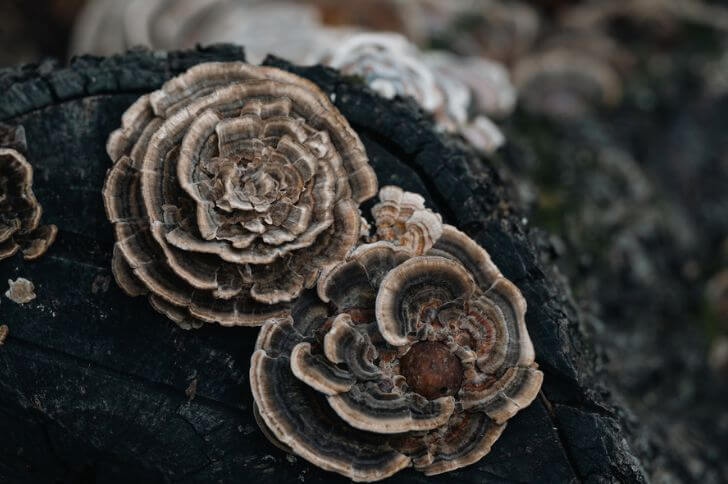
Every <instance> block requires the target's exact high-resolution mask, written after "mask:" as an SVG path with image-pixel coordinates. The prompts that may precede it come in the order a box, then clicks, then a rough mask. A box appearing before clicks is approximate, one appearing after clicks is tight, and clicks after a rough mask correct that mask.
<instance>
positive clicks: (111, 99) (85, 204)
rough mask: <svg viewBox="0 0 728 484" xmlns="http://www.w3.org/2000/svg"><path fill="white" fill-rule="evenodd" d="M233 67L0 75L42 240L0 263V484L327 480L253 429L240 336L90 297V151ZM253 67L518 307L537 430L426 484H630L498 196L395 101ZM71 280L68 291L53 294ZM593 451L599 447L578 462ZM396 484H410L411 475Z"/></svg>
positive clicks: (98, 223)
mask: <svg viewBox="0 0 728 484" xmlns="http://www.w3.org/2000/svg"><path fill="white" fill-rule="evenodd" d="M241 58H242V50H241V49H240V48H237V47H232V46H218V47H211V48H207V49H201V50H196V51H190V52H186V53H170V54H164V55H161V54H153V53H149V52H145V51H134V52H131V53H129V54H126V55H124V56H117V57H112V58H108V59H101V58H92V57H83V58H79V59H76V60H75V61H73V62H72V64H71V66H70V67H67V68H60V67H59V66H57V65H52V64H48V63H45V64H42V65H41V66H35V67H24V68H16V69H11V70H5V71H0V119H1V120H3V121H5V122H11V123H13V124H23V125H24V127H25V129H26V132H27V134H28V137H29V139H46V140H51V142H49V143H34V144H32V145H31V146H30V147H29V151H30V152H29V159H32V160H34V165H35V169H36V171H37V177H36V196H37V197H38V199H39V201H40V202H41V203H43V204H44V206H45V207H46V213H45V217H46V220H47V222H48V223H55V224H56V225H58V226H59V230H60V232H59V237H58V240H57V242H56V244H55V245H54V246H53V247H52V248H51V250H49V252H48V254H46V257H44V258H43V259H41V260H38V261H34V262H24V261H22V260H21V259H20V258H19V257H13V258H10V259H8V260H5V261H3V262H0V274H2V275H3V279H6V277H5V275H7V276H8V277H12V278H16V277H18V276H22V277H27V278H28V279H30V280H32V281H33V282H34V283H35V285H36V288H37V290H36V292H37V294H38V298H37V299H36V300H35V301H32V302H31V303H29V304H27V305H25V306H24V307H20V306H18V305H14V304H13V303H11V302H9V301H3V303H2V312H3V319H4V321H3V322H6V323H7V324H8V325H9V326H10V336H9V337H8V339H7V340H6V343H5V345H4V346H3V347H2V348H1V349H0V372H1V373H2V374H3V375H6V377H4V378H3V379H1V380H0V389H1V390H2V391H0V416H1V417H6V416H7V418H0V433H1V434H3V435H4V436H5V437H4V438H3V439H2V441H1V442H0V455H3V456H10V457H11V458H8V459H4V458H3V459H0V480H2V481H7V482H46V481H50V480H52V479H54V478H58V477H59V476H60V477H61V478H62V479H64V478H65V479H66V480H69V481H74V480H78V479H80V478H81V477H83V476H86V478H88V476H91V478H95V479H96V480H98V481H99V482H101V481H103V482H116V481H119V482H128V480H129V478H130V477H131V478H133V477H137V478H138V479H142V480H150V479H162V478H165V479H169V480H179V481H181V482H198V481H201V482H209V481H217V480H222V481H225V482H227V481H236V480H239V476H240V475H255V476H256V478H258V480H259V481H260V482H278V481H281V480H295V479H298V477H299V476H302V477H303V478H304V479H305V481H306V482H324V481H326V482H329V481H330V479H332V478H333V479H334V480H336V477H335V476H332V475H331V474H328V473H325V472H323V471H320V470H319V469H316V468H314V467H312V466H311V465H309V464H307V463H305V462H304V461H303V460H302V459H290V458H286V456H285V454H283V453H282V452H280V451H279V450H277V449H276V448H274V447H273V446H271V445H269V444H268V443H267V441H266V440H265V438H264V436H263V435H262V434H261V433H260V432H259V431H258V430H257V426H256V424H255V421H254V419H253V415H252V411H251V410H250V405H251V403H252V398H251V396H250V391H249V389H248V388H247V385H248V383H247V378H246V375H247V371H248V366H249V358H250V355H251V354H252V349H253V344H254V341H255V336H256V334H257V330H256V329H252V328H216V327H209V328H208V327H206V328H203V329H202V330H199V331H195V332H182V331H180V330H177V329H176V328H174V327H173V326H172V325H171V324H169V323H168V322H167V321H166V320H165V319H164V318H163V317H161V316H159V315H158V314H156V313H155V312H154V311H153V310H152V309H151V308H149V307H148V305H147V304H146V303H145V302H144V301H143V300H142V299H139V300H136V299H131V298H128V297H126V296H125V295H123V294H122V292H121V291H120V290H119V289H118V288H116V287H115V285H114V284H113V282H112V283H111V284H110V286H109V287H108V290H105V291H104V290H97V291H96V292H93V291H92V288H93V287H94V281H96V280H97V278H99V277H101V278H103V277H109V276H110V267H109V265H110V260H111V248H112V244H113V238H112V233H111V228H110V227H109V226H108V224H107V223H105V218H104V214H103V208H102V203H101V195H100V192H101V185H102V183H103V177H104V174H105V171H106V169H107V168H108V167H109V166H110V161H109V160H108V158H107V156H106V154H105V151H104V144H105V141H106V137H107V136H108V134H109V133H110V132H111V131H112V130H113V129H114V128H116V127H117V126H118V122H119V117H120V116H121V113H122V112H123V111H124V110H125V109H126V108H127V107H128V106H129V104H131V102H133V101H134V100H135V98H136V97H137V95H138V94H139V93H141V92H146V91H149V90H153V89H156V88H158V87H159V85H160V84H161V83H162V82H163V81H164V80H166V79H167V78H169V77H171V76H173V75H175V74H177V73H179V72H181V71H183V70H185V69H186V68H188V67H189V66H191V65H194V64H196V63H199V62H204V61H207V60H240V59H241ZM268 64H271V65H276V66H278V67H283V68H286V69H288V70H291V71H293V72H295V73H298V74H300V75H303V76H304V77H307V78H309V79H310V80H312V81H314V82H315V83H316V84H318V85H319V86H320V87H321V88H322V89H323V90H324V91H325V92H327V93H328V94H334V96H333V97H334V103H335V105H336V106H337V107H338V108H339V109H340V110H341V111H342V113H343V114H344V115H345V116H346V117H347V119H348V120H349V121H350V123H351V124H352V126H353V127H354V128H355V130H357V131H358V132H359V134H360V135H361V138H362V140H363V141H364V143H365V146H366V147H367V151H368V153H369V156H370V158H371V160H372V165H373V166H374V168H375V170H376V171H377V174H378V176H379V178H380V184H381V185H385V184H387V183H396V184H398V185H402V186H403V187H404V188H405V189H409V190H413V191H418V192H422V191H423V190H424V191H426V193H423V195H425V197H426V199H427V203H428V204H430V205H431V206H433V208H435V209H437V210H438V211H440V212H441V213H443V214H444V216H445V221H446V222H450V223H454V224H456V225H458V226H460V227H461V228H464V229H465V230H466V232H468V234H469V235H470V236H471V237H473V238H474V239H475V240H476V241H477V242H478V243H479V244H481V245H483V246H484V247H485V248H486V249H487V250H488V251H489V252H490V254H491V255H492V257H493V261H494V263H495V264H496V265H498V267H499V268H500V269H501V270H502V272H503V273H504V275H506V277H508V278H509V279H511V280H512V281H514V282H516V284H518V286H519V287H520V288H521V290H522V292H523V295H524V296H525V298H526V300H527V302H528V312H527V316H526V322H527V326H528V329H529V332H530V334H531V337H532V339H533V342H534V346H535V348H536V355H537V361H538V363H539V365H540V367H541V369H543V370H544V373H545V379H544V387H543V388H544V389H543V391H544V394H545V395H546V397H547V398H548V400H549V401H550V402H551V403H552V405H553V411H554V415H555V418H553V419H552V418H550V416H549V409H548V408H547V407H546V406H545V404H544V403H543V402H542V401H538V402H536V403H534V405H532V406H531V407H529V408H527V409H525V410H524V411H522V412H521V413H519V414H518V415H517V416H516V417H514V418H513V419H512V420H511V421H510V422H509V424H508V428H507V429H506V431H505V432H504V434H503V435H502V437H501V439H500V440H499V441H498V442H497V443H496V445H495V446H494V447H493V450H492V452H491V453H490V454H489V455H488V456H486V457H485V458H484V459H483V460H481V461H480V462H479V463H477V464H475V465H473V466H470V467H467V468H464V469H462V470H459V471H457V472H456V473H455V474H452V475H450V476H448V475H447V474H445V475H444V476H440V477H439V478H431V479H428V481H435V482H437V481H443V482H444V481H445V480H448V479H451V478H453V477H456V478H457V479H459V480H462V481H464V482H482V480H483V479H484V478H486V479H493V480H499V479H500V480H503V481H508V482H519V481H529V480H533V478H534V476H538V477H539V479H540V480H542V481H545V482H569V481H577V480H584V481H586V480H589V479H595V478H603V479H606V480H612V481H613V480H622V481H630V482H635V481H636V482H639V481H641V480H643V475H642V472H641V469H640V465H639V459H638V457H636V456H634V455H633V454H632V451H631V450H630V448H629V447H628V445H627V444H626V443H625V442H626V441H625V439H626V438H628V435H627V433H626V430H624V425H623V424H621V423H620V421H619V420H618V419H616V418H614V417H612V416H610V412H611V411H612V410H611V409H612V408H615V407H613V402H610V401H605V400H604V397H602V396H599V395H601V393H599V392H598V389H599V383H600V382H599V380H598V379H597V377H596V374H595V369H594V366H593V363H592V359H591V350H590V347H589V345H588V344H587V343H585V342H584V341H583V339H582V336H581V334H580V333H579V330H578V328H579V323H578V316H577V311H576V309H575V308H574V306H573V305H572V304H571V302H570V299H569V296H568V292H567V288H566V287H565V286H563V285H562V282H561V281H559V280H558V279H555V278H554V277H553V274H552V272H551V269H550V268H548V267H543V266H541V264H540V262H539V252H538V251H539V250H540V247H541V245H540V244H541V242H540V240H539V239H538V238H534V236H536V237H537V235H538V234H537V233H533V232H532V231H530V230H529V229H528V227H527V226H524V225H523V224H522V223H521V220H520V217H519V215H518V214H517V213H515V212H513V211H512V210H509V209H503V208H502V207H503V206H504V204H505V205H508V202H509V198H508V195H507V190H506V189H505V187H504V185H503V182H502V181H501V178H500V177H499V176H498V174H497V172H496V171H495V170H494V169H493V168H492V166H491V165H490V163H489V162H488V161H486V160H482V159H479V158H478V157H477V156H476V155H475V154H474V153H473V152H472V151H469V150H468V149H467V148H465V147H464V146H463V145H462V144H461V143H460V142H459V141H458V140H455V139H454V138H451V137H447V136H444V135H440V134H437V133H435V131H434V129H433V124H432V123H431V121H430V120H429V119H427V118H426V117H425V116H423V114H422V113H421V111H420V110H419V109H418V108H417V107H416V106H415V105H414V104H413V103H412V102H411V101H408V100H403V99H395V100H392V101H386V100H383V99H381V98H379V97H378V96H376V95H375V94H374V93H373V92H371V91H370V90H368V89H366V88H365V87H364V86H363V85H361V84H357V83H352V82H351V80H345V79H343V78H341V77H339V76H338V75H337V74H336V73H335V72H334V71H332V70H330V69H325V68H321V67H311V68H294V67H293V66H290V65H288V64H287V63H285V62H284V61H282V60H279V59H273V58H271V59H269V60H268ZM68 186H73V187H76V188H77V189H76V190H68V189H67V187H68ZM363 209H364V210H365V211H368V209H369V207H366V206H365V207H364V208H363ZM71 274H73V280H74V284H68V281H69V280H70V279H69V278H70V277H71V276H70V275H71ZM96 287H99V284H98V282H97V283H96ZM193 377H194V378H196V379H197V381H198V386H197V395H196V397H195V398H194V399H193V400H191V401H189V400H188V399H187V396H186V395H185V389H186V388H187V386H188V385H189V381H190V378H193ZM600 408H604V409H608V410H605V412H604V413H602V412H600V411H598V409H600ZM616 414H617V415H622V414H623V412H621V411H617V412H616ZM587 424H588V425H587ZM554 427H558V432H557V431H556V430H554ZM44 429H45V430H44ZM44 433H47V434H48V435H49V436H50V438H48V437H47V436H44ZM595 436H598V439H599V442H601V443H603V445H601V446H596V447H590V443H591V442H592V441H590V440H589V439H590V438H596V437H595ZM21 448H22V449H24V450H23V451H22V452H21V453H20V455H19V454H18V450H19V449H21ZM585 448H588V449H589V452H585V451H584V449H585ZM54 456H55V457H54ZM44 465H45V467H44ZM398 477H399V478H400V480H401V481H402V482H415V481H417V480H418V479H419V477H418V476H417V474H416V473H414V472H412V471H405V472H403V473H401V474H399V476H398ZM343 481H344V480H343V479H341V482H343Z"/></svg>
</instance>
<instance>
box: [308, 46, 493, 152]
mask: <svg viewBox="0 0 728 484" xmlns="http://www.w3.org/2000/svg"><path fill="white" fill-rule="evenodd" d="M322 62H323V63H324V64H327V65H330V66H331V67H334V68H336V69H339V70H340V71H342V72H343V73H345V74H353V75H358V76H361V77H362V78H363V79H364V81H365V82H366V83H367V84H368V85H369V87H371V88H372V89H374V90H375V91H377V92H378V93H379V94H381V95H382V96H384V97H386V98H389V99H391V98H394V97H395V96H410V97H412V98H414V100H415V101H417V103H418V104H419V105H420V106H422V108H423V109H424V110H425V111H428V112H430V113H431V114H432V115H433V117H434V118H435V121H436V123H437V126H438V127H439V128H440V129H442V130H444V131H447V132H460V134H462V135H463V136H464V137H465V138H466V139H467V140H468V141H469V142H470V143H471V144H472V145H473V146H475V147H476V148H478V149H481V150H483V151H486V152H492V151H495V150H496V149H497V148H499V147H500V146H501V145H502V144H503V143H504V142H505V138H504V136H503V134H502V133H501V131H500V129H498V127H497V126H496V125H495V124H494V123H493V122H492V121H490V120H489V119H488V118H486V117H485V116H475V117H474V116H472V115H471V112H472V111H473V110H475V106H476V104H477V99H475V98H474V96H473V92H472V90H471V89H470V88H469V87H468V86H467V85H466V84H465V83H464V82H462V81H461V80H460V79H458V78H457V77H456V76H453V75H450V74H449V73H448V72H447V71H446V70H444V69H437V68H436V67H435V66H432V65H430V64H429V63H428V61H427V58H426V57H425V56H424V54H423V53H422V52H421V51H420V50H419V49H418V48H417V47H416V46H415V45H414V44H412V43H410V42H409V41H408V40H407V39H406V38H405V37H403V36H401V35H399V34H394V33H360V34H353V35H349V36H344V38H343V40H341V41H340V42H339V44H338V45H337V47H335V48H333V49H332V50H331V51H330V52H328V53H327V54H326V55H325V56H324V57H323V59H322Z"/></svg>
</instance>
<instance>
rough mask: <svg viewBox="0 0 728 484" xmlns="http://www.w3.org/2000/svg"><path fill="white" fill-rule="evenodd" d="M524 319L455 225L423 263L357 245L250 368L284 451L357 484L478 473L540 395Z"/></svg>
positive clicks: (406, 254) (260, 346) (271, 333)
mask: <svg viewBox="0 0 728 484" xmlns="http://www.w3.org/2000/svg"><path fill="white" fill-rule="evenodd" d="M525 310H526V304H525V301H524V299H523V297H522V296H521V294H520V292H519V291H518V289H517V288H516V287H515V286H514V285H513V284H512V283H511V282H509V281H508V280H506V279H505V278H504V277H503V276H502V275H501V273H500V272H499V271H498V269H497V268H496V267H495V266H494V265H493V263H492V262H491V260H490V258H489V256H488V254H487V253H486V252H485V250H484V249H482V248H481V247H480V246H478V245H477V244H476V243H475V242H474V241H473V240H472V239H470V238H469V237H467V236H466V235H465V234H463V233H462V232H460V231H458V230H457V229H455V228H453V227H451V226H449V225H445V226H444V227H443V231H442V236H441V237H440V238H439V240H438V241H437V242H436V243H435V245H434V247H433V248H432V249H431V250H430V251H429V253H428V254H427V255H424V256H412V253H411V251H410V249H409V248H407V247H403V246H397V245H394V244H392V243H390V242H387V241H378V242H374V243H371V244H365V245H362V246H359V247H358V248H357V249H356V250H354V251H353V252H352V253H351V254H350V255H349V256H348V257H347V259H346V260H345V261H344V262H342V263H340V264H338V265H337V266H335V267H334V268H333V269H332V270H331V271H330V272H329V273H328V274H327V275H326V276H324V277H322V278H321V279H320V280H319V284H318V297H317V296H316V295H315V294H313V293H312V292H308V293H306V295H304V296H303V297H302V298H301V299H300V300H299V301H298V302H297V304H296V307H295V309H294V311H293V313H292V315H291V317H289V318H286V319H273V320H271V321H269V322H267V323H266V324H265V325H264V326H263V329H262V330H261V332H260V335H259V337H258V341H257V346H256V351H255V353H254V354H253V357H252V362H251V369H250V381H251V387H252V390H253V396H254V399H255V402H256V405H257V409H258V410H257V411H258V414H259V416H260V422H261V423H262V425H264V426H265V433H266V434H268V435H270V436H271V437H270V438H271V439H272V440H273V441H274V442H276V443H277V445H282V447H283V448H287V449H290V451H292V452H294V453H296V454H298V455H300V456H301V457H304V458H305V459H307V460H309V461H310V462H312V463H314V464H316V465H318V466H320V467H322V468H324V469H327V470H331V471H335V472H338V473H340V474H343V475H345V476H347V477H349V478H351V479H353V480H356V481H375V480H379V479H383V478H385V477H388V476H390V475H392V474H394V473H396V472H397V471H399V470H401V469H403V468H405V467H409V466H412V467H414V468H415V469H417V470H419V471H421V472H424V473H425V474H428V475H431V474H439V473H442V472H447V471H450V470H454V469H457V468H460V467H463V466H466V465H469V464H472V463H474V462H476V461H477V460H479V459H480V458H481V457H483V456H484V455H485V454H487V453H488V452H489V451H490V449H491V446H492V445H493V444H494V442H495V441H496V440H497V439H498V437H499V436H500V435H501V433H502V432H503V430H504V428H505V422H506V421H507V420H508V419H509V418H510V417H512V416H513V415H514V414H515V413H516V412H517V411H518V410H520V409H521V408H524V407H526V406H527V405H529V404H530V403H531V401H532V400H533V399H534V398H535V397H536V395H537V393H538V391H539V389H540V386H541V381H542V378H543V374H542V373H541V372H540V371H539V370H538V369H537V365H536V364H535V362H534V352H533V346H532V344H531V341H530V339H529V337H528V333H527V331H526V327H525V322H524V313H525Z"/></svg>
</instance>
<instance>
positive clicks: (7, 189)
mask: <svg viewBox="0 0 728 484" xmlns="http://www.w3.org/2000/svg"><path fill="white" fill-rule="evenodd" d="M25 150H26V140H25V131H24V130H23V127H22V126H17V127H14V126H8V125H5V124H0V260H2V259H5V258H7V257H11V256H13V255H15V254H16V253H17V252H18V251H19V250H20V251H22V253H23V257H24V258H25V259H26V260H33V259H37V258H38V257H40V256H41V255H43V254H44V253H45V252H46V250H48V247H50V245H51V244H52V243H53V242H54V241H55V239H56V234H57V233H58V229H57V227H56V226H55V225H43V226H39V225H40V219H41V215H42V213H43V209H42V207H41V206H40V204H39V203H38V200H37V199H36V198H35V195H34V194H33V167H32V166H31V164H30V163H28V161H27V160H26V159H25V156H23V154H22V152H24V151H25Z"/></svg>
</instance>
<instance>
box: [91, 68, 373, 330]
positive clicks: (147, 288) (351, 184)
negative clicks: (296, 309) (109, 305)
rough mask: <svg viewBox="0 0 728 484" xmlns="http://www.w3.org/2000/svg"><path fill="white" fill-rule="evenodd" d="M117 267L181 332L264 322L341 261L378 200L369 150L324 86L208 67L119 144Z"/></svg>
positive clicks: (116, 138) (171, 87) (136, 110)
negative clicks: (205, 325) (367, 207)
mask: <svg viewBox="0 0 728 484" xmlns="http://www.w3.org/2000/svg"><path fill="white" fill-rule="evenodd" d="M107 151H108V153H109V155H110V157H111V158H112V160H113V161H114V164H113V166H112V168H111V169H110V170H109V173H108V175H107V178H106V183H105V186H104V190H103V196H104V202H105V207H106V211H107V215H108V218H109V220H110V221H111V222H112V223H113V224H114V231H115V236H116V245H115V249H114V259H113V270H114V275H115V277H116V280H117V282H118V283H119V285H120V286H121V287H122V288H123V289H124V290H125V291H126V292H127V293H129V294H131V295H141V294H148V295H149V297H150V301H151V303H152V305H153V306H154V307H155V308H156V309H158V310H159V311H161V312H163V313H164V314H166V315H167V316H169V317H170V318H171V319H173V320H174V321H176V322H177V323H178V324H180V325H182V326H183V327H191V326H198V325H200V324H201V323H202V322H217V323H220V324H223V325H251V324H252V325H254V324H261V323H262V322H263V321H264V320H265V319H266V318H269V317H274V316H283V315H285V314H288V308H289V305H290V301H292V300H294V299H296V298H297V297H298V296H299V295H300V294H301V293H302V291H303V290H304V289H305V288H307V287H312V286H313V285H315V283H316V281H317V279H318V277H319V275H320V273H321V271H322V270H324V269H326V268H327V267H329V266H331V265H332V264H334V263H336V262H338V261H340V260H342V259H343V258H344V257H345V256H346V254H347V253H348V252H349V251H350V250H351V249H352V248H353V247H354V245H355V244H356V243H357V240H358V238H359V235H360V216H359V211H358V205H359V203H360V202H361V201H363V200H366V199H368V198H370V197H372V196H373V195H374V194H375V193H376V184H377V182H376V176H375V175H374V172H373V170H372V168H371V167H370V165H369V164H368V160H367V157H366V153H365V150H364V147H363V145H362V143H361V141H360V140H359V138H358V137H357V135H356V134H355V133H354V131H353V130H352V129H351V127H350V126H349V124H348V123H347V121H346V120H345V119H344V117H343V116H342V115H341V114H340V113H339V112H338V111H337V110H336V108H334V106H333V105H332V104H331V103H330V101H329V99H328V98H327V97H326V95H325V94H323V93H322V92H321V91H320V90H319V89H318V88H317V87H316V86H315V85H314V84H312V83H311V82H309V81H306V80H305V79H303V78H301V77H298V76H296V75H293V74H290V73H287V72H284V71H281V70H278V69H274V68H268V67H259V66H252V65H249V64H246V63H242V62H232V63H207V64H201V65H198V66H196V67H193V68H191V69H190V70H188V71H187V72H186V73H184V74H183V75H181V76H179V77H177V78H174V79H172V80H170V81H168V82H167V83H166V84H165V85H164V86H163V87H162V88H161V89H160V90H158V91H155V92H153V93H151V94H149V95H145V96H142V97H141V98H140V99H139V100H138V101H137V102H136V103H134V104H133V105H132V106H131V107H130V108H129V109H128V110H127V111H126V113H124V116H123V118H122V126H121V128H120V129H118V130H116V131H115V132H114V133H112V135H111V136H110V138H109V141H108V144H107Z"/></svg>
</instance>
